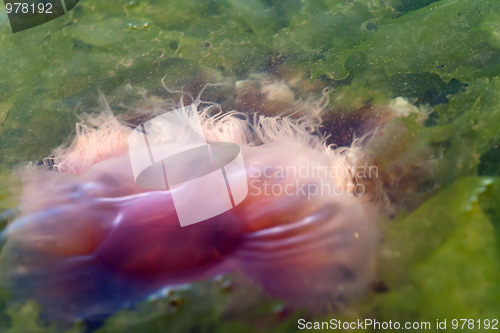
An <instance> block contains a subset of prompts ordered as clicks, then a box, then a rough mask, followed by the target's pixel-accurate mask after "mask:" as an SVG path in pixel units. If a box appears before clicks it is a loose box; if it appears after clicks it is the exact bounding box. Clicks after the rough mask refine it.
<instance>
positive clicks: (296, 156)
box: [0, 99, 383, 324]
mask: <svg viewBox="0 0 500 333" xmlns="http://www.w3.org/2000/svg"><path fill="white" fill-rule="evenodd" d="M167 104H168V103H167ZM187 108H188V106H185V105H183V104H182V101H181V102H179V103H177V104H176V103H173V104H172V103H170V104H168V105H166V104H163V105H162V106H161V107H155V108H154V110H153V111H154V112H152V111H151V109H150V110H148V111H144V110H142V111H141V110H140V112H139V113H138V114H139V115H140V116H139V117H138V116H137V112H136V114H134V116H132V117H128V120H124V119H123V118H122V119H119V118H117V117H116V116H115V115H114V114H113V113H112V111H111V109H110V108H109V106H106V107H105V108H104V110H103V111H102V112H101V113H100V114H97V115H91V116H89V117H88V119H86V121H85V122H84V123H79V124H77V128H76V136H75V138H74V140H73V142H72V143H71V145H70V146H69V147H61V148H58V149H56V150H55V151H54V152H53V155H52V157H51V158H50V159H48V160H46V164H50V166H51V168H50V169H49V168H48V167H40V166H32V165H31V166H26V167H24V168H23V169H22V170H20V171H19V174H20V176H21V179H22V181H23V196H22V199H21V202H20V204H19V207H18V208H19V211H20V214H19V216H17V218H16V219H15V220H14V221H12V222H11V223H9V224H8V226H7V227H6V228H5V230H4V231H3V232H2V234H1V238H2V241H3V242H4V246H3V248H2V251H1V254H0V268H1V269H0V285H1V286H2V287H3V288H6V289H7V290H9V291H10V293H11V300H12V302H17V303H22V302H25V301H26V300H29V299H34V300H35V301H37V302H38V303H40V304H41V305H42V312H41V315H42V317H43V318H44V319H46V320H47V321H51V322H52V321H53V322H58V323H63V324H71V323H72V322H73V321H74V320H75V318H82V319H83V320H88V321H91V320H94V319H95V318H105V317H106V316H109V315H111V314H112V313H114V312H115V311H117V310H119V309H121V308H122V307H123V306H124V305H125V304H130V303H134V302H138V301H141V300H144V299H145V298H146V297H148V296H149V295H152V294H154V293H156V292H158V291H159V290H161V289H163V288H165V287H168V286H178V285H183V284H186V283H190V282H193V281H197V280H201V279H206V278H210V277H214V276H218V275H221V274H227V273H231V272H235V271H240V272H242V273H243V274H245V275H246V276H248V277H249V278H250V280H252V281H254V282H255V283H256V284H258V285H260V286H261V288H262V289H263V290H264V291H265V292H266V293H268V294H269V295H270V296H272V297H275V298H277V299H280V300H282V301H284V302H285V303H286V304H288V305H289V306H291V307H295V308H307V309H311V310H312V311H315V310H316V309H321V308H323V307H325V306H328V307H329V308H331V307H333V308H335V307H337V306H341V305H342V304H346V303H347V302H349V301H351V300H353V299H356V298H359V297H360V296H361V295H362V294H363V293H364V291H365V290H366V289H367V287H368V286H369V284H370V283H371V281H372V280H373V276H374V270H375V258H376V253H377V248H378V245H379V243H380V236H381V233H380V230H379V228H378V227H377V218H378V216H379V215H380V204H379V203H380V201H383V200H382V199H380V198H381V197H383V189H381V187H380V184H378V182H379V180H378V179H372V180H370V181H368V182H363V180H360V179H359V177H357V176H356V174H355V173H354V172H353V171H352V170H353V168H356V167H365V166H367V164H368V163H369V161H370V159H369V158H368V157H367V156H366V154H365V153H364V150H363V145H362V144H360V143H359V142H360V141H355V142H354V143H353V144H352V145H351V146H347V147H337V146H333V145H329V144H327V143H326V141H327V138H328V137H327V136H325V135H323V134H322V133H321V131H320V128H321V126H322V123H321V117H320V116H318V114H319V113H318V112H316V111H318V109H322V107H321V106H318V104H313V105H312V106H311V109H312V112H311V113H310V114H312V115H313V116H310V115H309V116H304V115H303V112H302V113H300V114H299V115H298V116H297V115H295V116H294V115H284V116H283V115H281V116H270V115H259V114H256V113H254V114H249V113H246V112H238V111H231V112H221V110H220V108H218V107H217V105H216V104H213V103H209V104H204V103H203V102H201V101H200V100H199V99H195V100H194V102H193V104H192V105H191V106H189V108H191V109H193V110H196V116H197V117H198V118H199V121H200V126H201V131H202V134H203V136H204V138H205V139H206V141H207V143H208V144H217V143H231V144H234V145H237V146H238V147H239V149H241V154H242V156H243V161H244V167H243V169H238V170H236V169H235V170H226V173H228V175H227V177H233V176H238V175H237V174H236V173H238V172H240V173H241V172H243V173H245V176H246V177H245V178H246V181H247V183H246V185H247V187H248V193H247V195H246V197H245V198H244V199H243V200H242V201H241V202H240V203H239V204H237V205H235V206H234V207H232V209H229V210H226V211H224V212H222V213H220V214H218V215H215V216H211V217H209V218H207V219H205V220H203V221H201V222H199V223H194V224H190V225H186V226H182V225H181V224H180V220H179V215H178V212H177V211H176V208H175V207H176V206H175V203H174V197H175V196H176V195H177V194H178V193H177V192H176V191H182V190H183V186H184V185H182V184H181V185H179V186H178V187H177V188H169V187H168V186H167V187H166V188H159V189H148V188H144V187H141V186H139V185H138V184H137V182H136V178H135V177H134V171H133V168H132V164H131V156H130V154H131V152H130V150H129V147H128V138H129V136H130V134H131V133H132V132H133V131H134V128H140V125H141V123H143V122H144V119H151V118H152V117H156V116H158V115H160V114H164V113H168V112H173V110H177V111H179V110H180V112H178V115H179V117H177V118H175V117H171V118H170V120H169V121H167V122H163V123H160V124H159V125H158V127H157V128H156V130H157V131H158V132H159V133H163V134H165V135H164V137H168V138H180V137H183V136H186V131H192V130H193V127H190V126H191V125H189V124H192V122H190V118H189V117H190V116H189V113H188V112H184V111H185V110H186V109H187ZM302 109H304V107H302ZM183 110H184V111H183ZM146 113H149V114H146ZM191 116H192V115H191ZM131 119H133V120H131ZM138 119H139V120H138ZM134 121H135V123H134V124H133V126H131V122H134ZM181 122H182V124H181ZM186 124H188V126H186ZM374 128H375V127H371V128H370V129H367V131H368V132H370V131H371V132H370V133H371V136H370V137H373V136H374V135H373V133H374V132H373V130H374ZM156 144H162V139H159V141H158V142H153V143H151V145H152V146H153V147H154V145H156ZM49 162H50V163H49ZM186 170H187V171H186V172H187V173H189V172H190V170H196V168H191V167H190V168H188V169H186ZM242 170H243V171H242ZM193 172H194V171H193ZM359 185H363V189H364V190H363V191H362V192H360V191H358V190H357V189H359ZM356 186H358V187H356ZM204 191H205V192H206V193H205V192H203V193H202V194H203V196H204V198H206V200H207V201H211V202H213V200H217V199H218V196H219V192H217V191H215V192H211V191H206V189H204ZM369 192H373V193H369ZM365 194H366V195H365ZM177 197H178V196H177ZM185 199H186V200H187V199H189V198H185ZM198 208H199V207H198ZM192 209H193V210H196V209H197V207H192Z"/></svg>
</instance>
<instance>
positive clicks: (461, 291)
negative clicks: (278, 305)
mask: <svg viewBox="0 0 500 333" xmlns="http://www.w3.org/2000/svg"><path fill="white" fill-rule="evenodd" d="M499 22H500V3H498V2H496V1H467V0H461V1H458V0H455V1H454V0H441V1H428V0H426V1H407V0H385V1H384V0H360V1H356V0H351V1H340V0H333V1H327V0H324V1H320V0H318V1H277V0H276V1H271V0H268V1H264V0H254V1H243V0H226V1H201V0H198V1H197V0H188V1H186V0H184V1H162V0H150V1H144V0H141V1H139V0H136V1H121V0H120V1H119V0H107V1H97V0H84V1H81V2H80V4H79V5H78V6H77V7H75V8H74V9H73V10H71V11H70V12H68V14H66V15H64V16H62V17H60V18H58V19H56V20H54V21H52V22H49V23H46V24H44V25H41V26H39V27H36V28H33V29H29V30H26V31H23V32H19V33H15V34H13V33H12V32H11V30H10V27H9V24H8V21H7V16H6V14H5V12H4V11H3V10H2V11H0V48H1V57H0V168H1V170H2V171H0V210H4V209H8V208H13V207H15V205H16V198H17V197H18V189H19V185H18V184H17V183H16V179H15V178H14V179H12V176H11V171H10V170H11V169H12V168H14V167H15V166H17V165H19V164H20V163H24V162H26V161H37V160H39V159H41V158H43V157H45V156H46V155H47V154H48V153H49V152H50V150H51V149H52V148H54V147H57V146H59V145H61V144H63V143H65V142H67V140H68V138H69V137H70V136H71V134H72V131H73V130H74V124H75V122H76V121H77V115H78V113H81V112H84V111H92V110H94V109H96V108H97V96H98V91H102V92H103V93H104V94H105V95H106V96H108V97H109V98H110V99H111V100H116V101H117V102H116V104H118V103H119V102H125V103H126V104H129V105H132V104H133V103H134V102H135V101H136V100H138V98H139V95H138V91H139V90H140V89H142V88H143V89H147V90H149V91H155V90H158V89H159V88H160V81H161V79H162V78H163V77H165V78H166V83H167V84H168V85H169V86H172V87H177V88H180V87H185V86H187V85H188V84H189V82H191V81H193V79H194V78H195V77H197V76H198V75H201V74H203V73H206V72H216V73H217V74H220V75H221V76H227V77H234V78H235V79H241V78H245V77H246V76H247V75H248V74H250V73H255V72H261V71H263V70H265V69H266V66H267V65H268V62H269V58H270V57H272V56H273V55H275V54H277V53H279V54H280V55H282V56H284V57H286V59H287V63H288V64H290V65H291V66H293V67H294V68H296V70H297V71H303V72H304V73H306V74H307V75H308V77H309V79H310V80H319V81H321V82H322V83H323V84H325V85H328V86H330V87H333V88H334V89H333V90H332V92H331V93H330V104H331V105H332V106H335V107H336V108H339V109H340V108H342V109H345V110H353V109H355V108H357V107H360V106H362V105H366V104H368V103H373V104H384V103H387V102H388V101H389V100H390V99H392V98H394V97H397V96H404V97H407V98H409V99H410V101H412V102H413V103H415V104H428V105H431V106H432V107H433V110H434V111H435V112H434V113H433V114H431V117H430V119H431V120H430V121H429V122H428V123H427V126H424V127H416V126H411V124H409V123H408V124H406V125H407V126H408V133H410V134H409V135H407V136H405V137H403V138H398V140H397V141H395V142H388V143H387V145H388V148H387V149H388V150H389V151H390V150H391V147H393V146H395V145H398V146H403V147H404V148H405V151H406V153H405V154H406V155H407V156H412V155H413V154H418V152H419V151H421V150H422V149H423V148H425V147H435V148H436V152H438V155H439V156H435V157H436V163H437V170H438V172H437V176H436V182H437V184H438V185H439V190H438V192H437V193H436V194H435V195H434V196H433V197H431V198H429V199H428V200H427V201H426V202H425V203H424V204H423V205H422V206H421V207H420V208H418V209H417V210H416V211H413V212H411V213H402V214H400V216H398V217H397V218H396V220H395V221H391V222H390V223H389V225H388V227H387V235H386V237H385V241H384V245H383V249H382V251H381V259H380V264H379V271H380V274H379V275H380V278H381V279H382V280H383V281H384V282H385V283H386V285H387V288H388V290H387V292H385V293H380V294H374V295H371V296H370V297H369V298H368V299H366V300H364V301H363V302H361V303H359V304H357V305H355V307H354V310H353V311H351V312H350V314H349V315H343V316H345V317H346V319H353V318H357V317H361V318H362V317H366V318H376V319H378V320H381V321H382V320H385V321H388V320H393V321H407V320H408V321H430V322H432V323H434V322H435V321H436V319H438V318H439V319H440V320H444V319H448V321H449V322H450V321H451V320H452V319H460V318H467V319H475V320H477V319H493V318H497V319H500V318H499V317H498V316H499V315H498V314H499V313H500V301H498V295H500V283H499V281H500V254H499V251H500V246H499V245H500V240H499V237H500V205H499V203H500V178H497V177H498V175H499V174H500V168H499V166H500V157H499V154H498V148H497V145H498V144H499V142H500V136H499V134H498V133H499V131H498V129H499V128H500V79H499V74H500V60H499V59H500V23H499ZM380 154H381V155H382V156H381V157H384V156H383V153H380ZM3 222H5V221H3ZM0 297H2V296H0ZM183 297H185V298H186V299H188V300H191V299H192V300H200V299H203V302H206V303H207V304H212V305H213V306H211V307H207V308H204V307H203V306H200V307H199V308H198V307H187V306H186V307H182V306H181V307H180V308H179V309H178V310H176V312H175V313H174V314H171V315H168V316H164V315H162V314H163V313H165V312H167V313H169V311H170V310H168V306H169V305H168V304H167V303H168V302H167V301H165V302H159V303H158V304H153V305H151V304H150V305H145V306H144V307H145V308H144V309H142V308H140V309H136V310H135V311H128V312H124V313H120V314H117V315H115V316H114V317H113V318H111V319H110V320H109V322H108V323H107V324H106V325H105V326H104V328H102V331H103V332H107V331H110V332H111V331H116V330H118V329H120V330H123V329H125V328H128V329H129V330H130V331H140V330H141V331H146V330H148V331H158V332H165V331H169V332H174V331H183V332H187V331H203V328H204V329H205V331H214V332H215V331H217V332H235V331H238V332H253V331H257V329H258V328H256V326H258V325H255V323H252V320H251V319H249V318H254V317H255V318H261V319H260V320H262V321H263V322H266V323H267V325H268V326H267V327H272V330H271V331H275V332H279V331H281V332H289V331H295V330H297V326H296V321H295V320H296V316H295V317H294V316H293V315H292V317H291V318H289V319H288V320H284V321H283V320H278V319H275V318H276V317H272V316H271V317H272V318H274V319H269V318H270V316H269V313H271V312H273V311H272V310H271V309H273V307H274V306H275V303H273V302H272V301H263V303H262V305H261V306H260V307H259V309H258V310H256V313H253V312H252V313H248V314H247V315H246V316H242V317H241V318H237V319H233V320H221V318H220V315H221V313H222V310H221V308H222V304H225V302H228V297H229V298H231V297H234V298H236V296H228V295H225V294H223V293H222V292H220V291H219V289H218V286H217V285H216V284H215V283H205V284H200V285H199V286H197V287H196V288H193V290H191V291H186V292H185V295H183ZM3 298H5V297H3ZM2 304H3V303H2ZM0 311H1V312H3V314H2V315H0V327H2V325H3V327H5V329H4V330H2V331H7V332H45V331H51V328H43V327H41V326H40V324H39V323H38V322H37V319H36V317H37V311H36V306H35V305H33V304H27V305H26V306H25V307H24V308H23V309H22V311H17V310H16V309H6V308H5V306H2V305H1V304H0ZM193 316H196V317H197V318H200V319H199V321H198V322H197V323H193V322H192V318H193ZM297 316H299V315H297ZM333 316H334V315H330V316H327V317H326V318H328V319H329V318H330V317H333ZM495 316H496V317H495ZM335 317H336V315H335ZM319 319H320V318H318V319H317V320H319ZM328 319H327V320H328ZM448 329H450V324H449V325H448ZM366 331H370V330H369V329H367V330H366Z"/></svg>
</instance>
